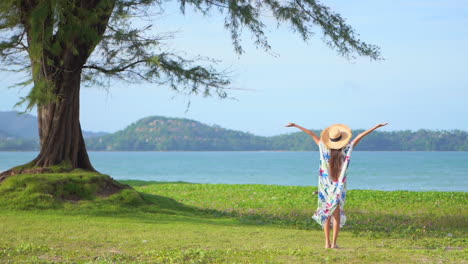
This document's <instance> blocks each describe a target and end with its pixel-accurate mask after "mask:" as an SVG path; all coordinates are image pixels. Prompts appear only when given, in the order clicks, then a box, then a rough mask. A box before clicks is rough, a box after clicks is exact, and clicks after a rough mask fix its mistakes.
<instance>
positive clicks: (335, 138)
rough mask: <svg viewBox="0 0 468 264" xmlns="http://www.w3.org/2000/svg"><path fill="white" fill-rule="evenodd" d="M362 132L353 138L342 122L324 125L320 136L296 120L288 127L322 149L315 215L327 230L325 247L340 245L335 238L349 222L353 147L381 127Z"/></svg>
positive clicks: (379, 125) (381, 125) (380, 125)
mask: <svg viewBox="0 0 468 264" xmlns="http://www.w3.org/2000/svg"><path fill="white" fill-rule="evenodd" d="M387 124H388V123H385V124H378V125H376V126H375V127H373V128H371V129H369V130H367V131H364V132H363V133H361V134H359V135H358V136H357V137H356V138H355V139H354V140H352V141H351V136H352V133H351V129H350V128H349V127H348V126H346V125H343V124H335V125H332V126H330V127H327V128H325V129H324V130H323V131H322V134H321V136H320V138H319V137H318V136H317V135H316V134H315V133H314V132H312V131H310V130H308V129H305V128H303V127H301V126H299V125H296V124H294V123H289V124H288V125H286V127H297V128H299V129H301V130H302V131H304V132H306V133H307V134H309V135H310V136H312V138H313V139H314V141H315V143H316V144H317V145H318V147H319V151H320V173H319V183H318V208H317V211H316V212H315V214H314V216H312V218H313V219H314V220H315V221H317V223H319V224H320V225H321V226H322V227H323V230H324V232H325V248H338V246H337V244H336V240H337V239H338V233H339V232H340V228H341V227H343V225H344V224H345V222H346V216H345V214H344V205H345V201H346V173H347V169H348V165H349V161H350V157H351V151H352V149H353V148H354V147H355V146H356V145H357V144H358V143H359V141H361V139H362V138H363V137H365V136H367V135H368V134H370V133H371V132H372V131H374V130H376V129H377V128H379V127H383V126H386V125H387ZM332 224H333V240H332V243H330V225H332Z"/></svg>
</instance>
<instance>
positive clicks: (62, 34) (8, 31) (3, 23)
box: [0, 0, 380, 108]
mask: <svg viewBox="0 0 468 264" xmlns="http://www.w3.org/2000/svg"><path fill="white" fill-rule="evenodd" d="M167 2H169V1H161V0H81V1H66V0H3V1H1V3H0V16H1V18H0V34H1V35H0V59H1V60H2V64H3V67H2V69H3V70H13V71H28V72H31V75H30V77H31V78H30V79H29V80H26V81H25V82H22V83H20V85H30V84H33V85H32V89H31V91H30V93H29V94H28V95H27V96H26V97H25V98H23V100H22V102H25V103H27V107H28V108H32V107H33V106H35V105H41V104H47V103H50V102H52V101H53V100H56V99H57V98H56V94H55V93H54V89H55V88H54V87H55V84H54V81H53V80H52V79H53V78H54V76H57V75H58V74H57V73H58V72H60V71H63V70H71V69H64V68H66V67H80V66H81V67H82V73H81V80H82V82H84V83H85V84H87V85H106V84H107V80H108V79H109V78H117V79H120V80H125V81H130V82H138V81H147V82H152V83H157V84H165V85H169V86H170V87H171V88H172V89H174V90H175V91H178V92H183V93H188V94H192V93H195V94H197V93H201V94H203V95H205V96H208V95H212V94H215V95H217V96H219V97H221V98H223V97H226V91H225V89H226V88H228V87H229V84H230V78H229V75H228V74H227V73H226V72H224V71H220V70H218V69H217V67H216V62H217V61H216V60H213V59H210V58H203V57H194V58H189V57H186V56H182V55H180V54H181V53H174V52H170V51H168V50H169V49H167V46H165V45H164V41H165V39H166V38H167V37H170V34H167V33H164V32H161V34H158V35H151V33H150V32H152V30H151V29H152V25H153V22H154V21H152V19H151V18H152V14H153V13H155V12H159V13H163V12H164V8H165V6H166V5H167V4H168V3H167ZM177 3H178V5H179V6H180V12H181V13H183V14H185V12H186V10H187V9H189V8H191V9H194V10H196V11H199V12H200V13H201V14H203V15H209V14H213V13H218V14H219V15H222V16H224V27H225V28H226V30H228V31H229V32H230V36H231V40H232V44H233V47H234V51H235V52H236V53H237V54H239V55H240V54H242V53H243V52H244V49H243V47H242V45H241V41H240V38H241V34H242V31H245V30H246V31H249V32H250V33H251V34H252V36H253V37H254V42H255V44H256V45H257V46H258V47H260V48H262V49H264V50H266V51H268V50H270V49H271V45H270V43H269V41H268V38H267V35H266V33H265V32H266V27H267V25H266V22H265V20H266V19H267V18H270V17H272V18H273V19H274V20H275V21H276V22H277V23H278V24H285V23H286V24H289V25H290V26H291V29H292V31H294V32H296V33H297V34H299V35H300V36H301V37H302V39H303V40H305V41H306V40H308V39H309V38H310V37H312V36H313V35H314V34H315V33H317V32H320V33H322V37H323V39H324V41H325V42H326V43H327V44H328V45H329V46H330V47H331V48H333V49H335V50H336V51H337V52H338V53H339V54H340V55H343V56H346V57H354V56H368V57H369V58H371V59H379V58H380V51H379V47H377V46H375V45H371V44H367V43H365V42H363V41H361V40H360V39H359V37H358V35H357V34H356V33H355V31H354V30H353V28H352V27H351V26H350V25H348V24H347V23H346V21H345V19H344V18H342V17H341V15H340V14H338V13H336V12H333V11H332V10H331V9H330V8H328V7H327V6H325V5H323V4H321V3H320V2H319V1H315V0H293V1H291V0H290V1H283V0H262V1H260V0H256V1H255V0H251V1H247V0H235V1H233V0H178V1H177ZM142 18H143V19H144V20H142V21H147V24H146V25H144V26H141V27H136V26H135V25H136V24H138V25H141V24H142V23H132V22H134V21H135V20H136V19H142ZM78 55H79V56H78ZM67 60H74V61H76V63H75V64H72V65H70V63H68V64H67Z"/></svg>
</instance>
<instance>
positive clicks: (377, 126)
mask: <svg viewBox="0 0 468 264" xmlns="http://www.w3.org/2000/svg"><path fill="white" fill-rule="evenodd" d="M386 125H388V123H385V124H378V125H376V126H375V127H373V128H371V129H369V130H366V131H364V132H362V133H361V134H359V135H358V136H357V137H356V138H355V139H354V140H353V142H354V143H353V145H354V146H356V145H357V144H358V143H359V141H361V139H362V138H363V137H365V136H367V135H369V134H370V133H371V132H372V131H374V130H376V129H377V128H379V127H383V126H386Z"/></svg>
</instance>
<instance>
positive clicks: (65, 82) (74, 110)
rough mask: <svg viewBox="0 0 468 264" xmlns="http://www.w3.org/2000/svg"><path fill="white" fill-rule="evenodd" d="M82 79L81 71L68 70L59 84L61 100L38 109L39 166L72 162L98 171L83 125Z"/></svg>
mask: <svg viewBox="0 0 468 264" xmlns="http://www.w3.org/2000/svg"><path fill="white" fill-rule="evenodd" d="M80 78H81V68H79V69H75V70H71V71H64V72H63V73H62V78H59V80H57V81H56V82H55V89H56V94H57V95H58V99H57V101H56V102H54V103H50V104H48V105H44V106H38V122H39V138H40V145H41V151H40V153H39V155H38V156H37V157H36V158H35V159H34V160H33V162H34V164H35V166H37V167H50V166H53V165H58V164H61V163H63V162H69V165H71V167H72V168H80V169H84V170H89V171H95V169H94V168H93V166H92V165H91V162H90V160H89V157H88V153H87V151H86V146H85V142H84V139H83V134H82V131H81V125H80Z"/></svg>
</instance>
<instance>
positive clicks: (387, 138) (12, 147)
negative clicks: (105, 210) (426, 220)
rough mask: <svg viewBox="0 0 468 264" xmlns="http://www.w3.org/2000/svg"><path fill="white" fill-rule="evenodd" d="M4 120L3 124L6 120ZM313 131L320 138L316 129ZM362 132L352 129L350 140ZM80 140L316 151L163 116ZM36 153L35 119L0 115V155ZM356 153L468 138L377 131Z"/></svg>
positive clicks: (92, 146) (104, 147) (297, 137)
mask: <svg viewBox="0 0 468 264" xmlns="http://www.w3.org/2000/svg"><path fill="white" fill-rule="evenodd" d="M14 116H16V117H17V119H15V118H14ZM6 117H8V119H7V121H5V119H6ZM33 123H34V124H33ZM25 130H27V131H25ZM17 131H21V133H18V132H17ZM313 131H314V132H316V133H317V134H320V130H313ZM362 131H363V130H355V131H354V135H357V134H359V133H360V132H362ZM34 133H35V134H34ZM31 135H35V137H31ZM84 135H85V140H86V144H87V148H88V150H91V151H92V150H95V151H316V150H317V147H316V146H315V144H314V143H313V141H312V139H311V138H310V137H309V136H308V135H306V134H305V133H303V132H294V133H289V134H283V135H278V136H271V137H264V136H257V135H254V134H251V133H246V132H241V131H236V130H230V129H226V128H222V127H220V126H218V125H212V126H210V125H206V124H203V123H201V122H198V121H195V120H190V119H185V118H168V117H162V116H151V117H146V118H143V119H140V120H138V121H137V122H135V123H133V124H131V125H129V126H128V127H127V128H125V129H124V130H121V131H118V132H115V133H113V134H106V133H102V132H98V133H95V132H84ZM38 149H39V142H38V138H37V120H36V118H35V117H34V116H31V115H20V116H18V115H17V114H16V113H15V112H0V151H1V150H3V151H26V150H38ZM358 150H370V151H468V133H467V132H466V131H462V130H450V131H445V130H441V131H433V130H426V129H420V130H418V131H410V130H403V131H391V132H384V131H376V132H374V133H372V134H370V135H369V136H368V137H366V139H365V140H363V141H361V143H360V144H359V148H358Z"/></svg>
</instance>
